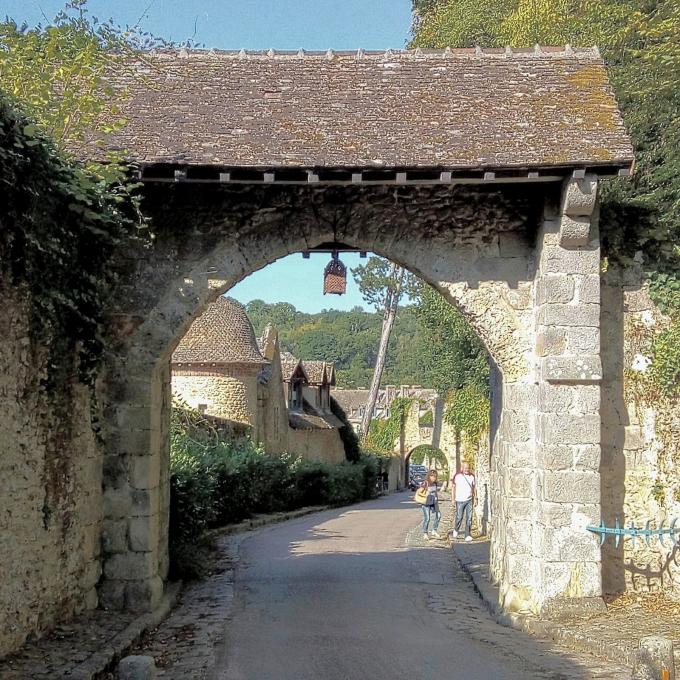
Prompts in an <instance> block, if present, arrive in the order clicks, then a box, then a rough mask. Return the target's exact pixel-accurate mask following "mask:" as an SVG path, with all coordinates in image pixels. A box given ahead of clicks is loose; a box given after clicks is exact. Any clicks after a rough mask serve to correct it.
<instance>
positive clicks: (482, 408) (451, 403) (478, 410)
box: [444, 385, 490, 442]
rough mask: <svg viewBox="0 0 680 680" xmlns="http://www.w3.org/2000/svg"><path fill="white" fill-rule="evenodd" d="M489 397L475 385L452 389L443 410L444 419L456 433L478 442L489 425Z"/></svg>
mask: <svg viewBox="0 0 680 680" xmlns="http://www.w3.org/2000/svg"><path fill="white" fill-rule="evenodd" d="M489 407H490V404H489V398H488V397H487V395H486V393H485V392H483V391H482V390H480V389H479V387H477V386H475V385H466V386H465V387H463V388H462V389H460V390H453V391H452V392H451V393H450V394H449V396H448V398H447V400H446V408H445V410H444V420H445V422H447V423H448V424H449V425H453V426H454V427H455V429H456V433H457V434H458V435H461V434H462V433H465V435H466V436H467V437H468V438H469V439H470V441H472V442H478V441H479V439H480V437H481V436H482V434H483V433H484V432H485V431H486V430H487V429H488V427H489Z"/></svg>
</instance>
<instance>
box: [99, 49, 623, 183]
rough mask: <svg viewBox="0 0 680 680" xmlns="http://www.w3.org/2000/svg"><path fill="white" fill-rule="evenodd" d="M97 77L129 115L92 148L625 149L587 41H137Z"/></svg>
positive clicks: (481, 157) (410, 157)
mask: <svg viewBox="0 0 680 680" xmlns="http://www.w3.org/2000/svg"><path fill="white" fill-rule="evenodd" d="M127 59H128V60H129V59H131V58H129V57H128V58H127ZM109 80H110V82H111V84H113V85H114V87H116V88H118V89H119V90H121V91H123V90H126V91H127V92H128V94H129V97H127V98H123V97H122V95H121V102H120V108H121V112H120V114H119V115H120V117H123V118H126V119H127V120H128V124H127V125H126V127H125V128H123V129H122V130H121V131H120V132H117V133H115V134H114V135H113V136H111V137H110V138H109V139H108V140H107V143H106V144H105V145H104V147H103V150H104V151H105V150H106V149H107V148H108V149H111V148H115V149H125V150H127V151H128V152H129V155H130V157H131V159H132V160H133V161H136V162H140V163H179V164H189V165H220V166H225V167H252V168H261V167H269V168H276V167H295V168H300V167H302V168H315V167H318V168H321V167H337V168H341V167H342V168H349V167H352V168H354V167H361V168H381V167H386V168H389V167H393V168H399V167H402V168H414V169H416V168H442V167H444V168H450V169H452V170H458V169H474V168H477V169H479V168H515V167H519V168H525V167H550V166H562V167H572V166H583V165H588V166H597V165H614V166H629V165H630V164H631V162H632V158H633V154H632V148H631V145H630V142H629V139H628V135H627V134H626V131H625V129H624V127H623V123H622V120H621V117H620V115H619V112H618V109H617V105H616V101H615V99H614V96H613V94H612V90H611V88H610V86H609V83H608V80H607V75H606V71H605V66H604V63H603V61H602V59H601V58H600V56H599V53H598V51H597V50H596V49H591V48H588V49H576V48H574V49H572V48H570V47H566V48H564V47H559V48H553V47H545V48H538V49H536V50H534V49H524V50H517V49H514V50H510V49H507V50H504V49H484V50H481V49H477V50H475V49H455V50H415V51H395V52H392V51H389V50H388V51H387V52H384V53H383V52H379V53H376V52H363V51H361V50H360V51H359V52H351V53H350V52H332V51H329V52H328V53H309V52H303V51H300V52H297V53H296V52H287V53H284V52H273V51H271V50H270V51H269V52H268V53H265V52H244V51H241V52H215V51H210V52H206V51H200V50H191V51H186V50H181V51H179V52H170V51H168V52H158V53H148V54H145V55H144V56H143V58H141V59H135V60H134V61H132V62H130V63H127V64H124V67H120V68H117V69H116V71H115V72H114V73H112V74H111V75H110V76H109ZM92 153H94V154H95V155H96V154H97V153H101V152H99V151H97V150H96V149H95V148H94V147H93V148H92Z"/></svg>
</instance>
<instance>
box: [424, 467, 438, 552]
mask: <svg viewBox="0 0 680 680" xmlns="http://www.w3.org/2000/svg"><path fill="white" fill-rule="evenodd" d="M420 486H421V488H423V489H425V490H426V491H427V499H426V501H425V503H423V505H421V506H420V507H421V508H422V509H423V538H424V539H425V540H426V541H429V540H430V536H429V534H428V530H429V528H430V517H432V516H433V515H434V522H433V524H432V535H433V536H434V537H435V538H441V536H440V535H439V534H438V533H437V529H438V528H439V522H440V520H441V518H442V513H441V512H440V511H439V495H438V491H437V471H436V470H430V471H429V472H428V473H427V479H426V480H425V481H424V482H423V483H422V484H421V485H420Z"/></svg>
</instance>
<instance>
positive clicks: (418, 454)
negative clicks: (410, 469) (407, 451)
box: [409, 444, 449, 468]
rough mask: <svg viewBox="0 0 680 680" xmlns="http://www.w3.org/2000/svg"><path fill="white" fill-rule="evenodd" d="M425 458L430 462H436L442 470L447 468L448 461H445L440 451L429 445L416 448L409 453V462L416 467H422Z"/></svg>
mask: <svg viewBox="0 0 680 680" xmlns="http://www.w3.org/2000/svg"><path fill="white" fill-rule="evenodd" d="M426 456H427V458H429V459H430V460H431V461H432V460H436V461H437V463H439V465H440V466H441V467H442V468H448V467H449V461H448V460H446V456H445V455H444V452H443V451H442V450H441V449H438V448H436V447H434V446H430V445H429V444H423V445H422V446H416V448H415V449H413V451H412V452H411V458H410V459H409V460H410V462H411V463H415V464H416V465H422V464H423V461H424V460H425V457H426Z"/></svg>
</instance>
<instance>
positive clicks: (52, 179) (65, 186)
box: [0, 91, 142, 390]
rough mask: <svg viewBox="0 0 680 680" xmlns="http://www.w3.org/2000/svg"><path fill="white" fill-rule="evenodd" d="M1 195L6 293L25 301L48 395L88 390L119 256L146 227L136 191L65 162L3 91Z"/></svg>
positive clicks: (1, 278)
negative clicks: (76, 382) (43, 357)
mask: <svg viewBox="0 0 680 680" xmlns="http://www.w3.org/2000/svg"><path fill="white" fill-rule="evenodd" d="M0 193H1V194H2V196H3V200H2V201H1V202H0V289H2V288H5V289H7V290H10V289H13V290H17V289H18V290H19V291H25V297H26V298H27V300H28V301H29V304H30V309H29V314H30V318H29V320H30V325H31V336H32V340H33V350H34V352H37V351H38V349H40V348H44V347H46V348H48V352H49V357H48V365H49V366H50V370H49V371H48V377H47V379H46V386H47V388H48V390H50V389H51V390H55V389H57V387H58V386H60V385H61V386H62V387H63V386H64V385H65V384H66V383H67V382H68V381H69V380H70V379H71V377H72V376H71V373H73V372H75V373H76V374H77V375H78V377H79V378H80V379H81V380H82V381H83V382H90V381H91V380H92V379H93V376H94V369H95V366H96V364H97V362H98V360H99V358H100V356H101V354H102V350H103V346H104V342H103V331H104V313H105V308H106V301H107V299H108V294H109V290H110V289H111V287H112V284H113V283H114V280H115V270H114V266H113V261H112V260H113V255H114V252H115V251H116V250H117V249H119V248H121V246H122V245H123V244H124V243H125V242H126V241H130V240H131V239H133V238H134V237H135V236H136V235H137V233H138V232H137V230H138V228H139V227H140V226H141V224H142V223H141V218H140V216H139V213H138V211H137V206H136V203H135V201H134V200H133V199H132V198H131V196H130V193H129V188H128V187H127V186H125V185H122V184H109V183H107V182H106V181H105V180H103V179H102V178H100V177H98V176H97V175H96V174H94V173H93V172H90V171H87V170H85V169H84V168H83V167H81V166H80V165H78V164H77V163H75V162H73V161H71V160H68V159H66V158H65V157H63V156H62V155H61V154H60V152H58V151H57V150H56V149H55V147H54V145H53V144H52V142H51V141H50V140H48V139H47V138H46V137H45V136H44V135H43V133H42V132H40V130H39V128H38V126H37V125H36V124H35V123H34V122H33V121H32V120H31V119H29V118H28V117H27V116H26V115H24V114H23V113H21V112H20V111H19V110H18V109H17V107H15V106H12V105H11V104H10V101H9V99H8V97H7V96H6V95H4V94H3V93H2V92H1V91H0ZM69 356H75V357H76V358H75V362H69V361H67V360H66V359H65V358H66V357H69Z"/></svg>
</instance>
